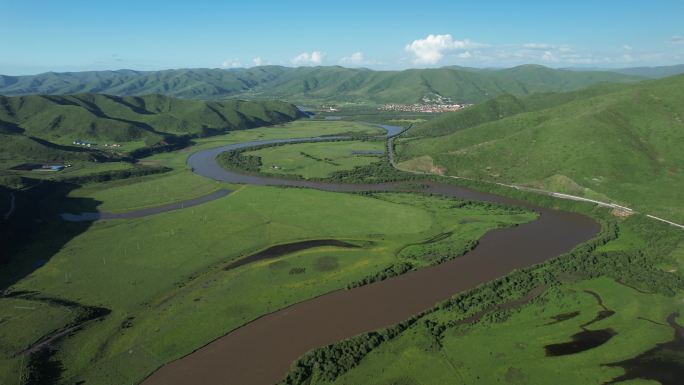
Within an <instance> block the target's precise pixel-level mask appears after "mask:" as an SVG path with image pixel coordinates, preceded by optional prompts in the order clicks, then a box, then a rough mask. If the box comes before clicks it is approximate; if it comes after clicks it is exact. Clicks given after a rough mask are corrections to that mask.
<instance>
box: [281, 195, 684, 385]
mask: <svg viewBox="0 0 684 385" xmlns="http://www.w3.org/2000/svg"><path fill="white" fill-rule="evenodd" d="M563 205H567V204H566V203H563ZM571 205H572V204H571ZM576 207H577V208H578V211H585V212H586V211H587V208H586V206H582V205H577V204H576ZM592 213H593V216H594V217H595V218H597V219H599V220H600V222H601V231H600V233H599V234H598V235H597V236H596V237H594V238H593V239H591V240H589V241H587V242H585V243H583V244H581V245H579V246H578V247H576V248H574V249H573V250H572V251H570V252H568V253H565V254H563V255H561V256H559V257H557V258H555V259H552V260H549V261H547V262H545V263H542V264H540V265H537V266H534V267H531V268H527V269H523V270H518V271H514V272H513V273H511V274H509V275H507V276H506V277H503V278H500V279H497V280H495V281H492V282H489V283H486V284H483V285H481V286H479V287H477V288H475V289H473V290H470V291H467V292H464V293H460V294H458V295H455V296H454V297H452V298H451V299H449V300H447V301H444V302H443V303H441V304H439V305H438V306H435V307H434V308H432V309H430V310H428V311H425V312H423V313H421V314H418V315H416V316H414V317H412V318H410V319H409V320H406V321H404V322H401V323H399V324H396V325H394V326H391V327H389V328H385V329H382V330H378V331H373V332H369V333H365V334H362V335H359V336H356V337H353V338H350V339H348V340H345V341H341V342H339V343H335V344H332V345H329V346H326V347H322V348H319V349H315V350H312V351H310V352H308V353H306V354H305V355H304V356H302V357H301V358H300V359H299V360H298V361H296V362H295V363H294V364H293V365H292V366H291V368H290V371H289V372H288V374H287V376H286V377H285V379H284V380H283V381H282V382H281V384H287V385H294V384H302V383H307V381H311V380H312V379H314V378H315V379H317V380H321V381H325V382H332V381H334V380H335V379H336V378H338V377H339V376H341V375H342V374H344V373H346V372H347V371H349V370H350V369H352V368H354V367H355V366H357V365H358V364H359V363H360V362H361V360H362V359H363V358H364V357H365V356H367V355H368V354H369V353H370V352H371V351H373V350H374V349H376V348H377V347H379V346H380V345H382V344H384V343H386V342H388V341H391V340H393V339H395V338H396V337H398V336H399V335H402V334H403V333H404V332H406V331H407V330H409V329H411V328H415V327H424V328H426V329H427V330H428V331H429V333H430V334H431V335H433V336H434V337H435V340H436V341H437V343H439V341H440V340H441V338H442V336H443V335H444V333H445V332H446V331H447V330H449V329H451V328H454V327H456V326H458V325H460V324H462V323H463V322H469V321H470V318H469V317H474V316H477V317H479V316H481V315H483V314H484V315H485V316H486V318H487V319H488V321H490V322H503V321H505V320H506V319H507V317H508V315H509V313H510V311H511V310H510V309H506V306H505V304H507V303H512V301H516V300H520V299H521V298H524V297H525V296H527V295H529V294H530V293H532V292H533V290H539V289H540V288H546V287H551V286H561V285H565V284H566V283H565V282H566V280H568V279H571V280H573V281H579V280H586V279H591V278H596V277H602V276H605V277H610V278H612V279H614V280H616V281H617V282H619V283H622V284H623V285H625V286H629V287H631V288H634V289H636V290H639V291H642V292H647V293H658V294H663V295H669V296H671V295H674V294H675V292H676V291H677V290H684V279H683V278H682V277H681V275H679V274H671V273H668V272H665V271H663V270H662V269H660V268H658V267H657V266H658V264H661V263H663V262H667V261H668V255H670V253H671V252H672V250H674V249H675V248H676V247H677V245H678V243H679V242H681V241H684V236H683V235H682V234H681V232H679V231H677V230H675V229H673V228H670V227H668V226H667V225H665V224H662V225H661V224H657V223H653V222H652V221H650V220H648V219H647V218H644V217H641V216H634V217H631V218H628V219H626V220H624V219H615V218H614V217H611V215H610V214H609V213H608V212H607V211H606V210H604V209H594V210H592ZM624 229H626V230H627V231H625V232H624V234H621V231H622V230H624ZM633 233H637V234H638V235H639V236H640V238H641V239H644V240H645V241H646V244H643V245H638V246H632V245H630V246H628V247H627V246H625V239H628V238H631V237H633ZM616 245H619V246H620V247H617V246H616ZM609 246H610V247H609ZM399 270H401V268H399ZM532 302H534V300H533V301H532ZM521 306H526V305H521ZM428 315H431V316H430V317H427V316H428ZM421 320H423V322H419V321H421Z"/></svg>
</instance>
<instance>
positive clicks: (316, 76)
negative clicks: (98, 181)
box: [0, 65, 642, 103]
mask: <svg viewBox="0 0 684 385" xmlns="http://www.w3.org/2000/svg"><path fill="white" fill-rule="evenodd" d="M641 79H642V78H640V77H637V76H632V75H625V74H618V73H613V72H600V71H583V72H576V71H566V70H556V69H551V68H546V67H543V66H538V65H524V66H519V67H515V68H509V69H503V70H475V69H468V68H460V67H445V68H435V69H410V70H405V71H372V70H369V69H364V68H343V67H337V66H332V67H299V68H288V67H280V66H262V67H254V68H247V69H232V70H223V69H180V70H165V71H132V70H119V71H94V72H93V71H91V72H68V73H53V72H50V73H44V74H40V75H31V76H0V95H28V94H49V95H63V94H74V93H105V94H111V95H120V96H129V95H144V94H151V93H159V94H164V95H167V96H174V97H181V98H192V99H222V98H227V97H242V98H250V99H274V98H281V99H283V98H284V99H287V100H292V101H302V102H307V101H311V102H317V103H320V102H345V101H353V102H374V103H390V102H393V103H415V102H418V101H420V100H421V99H422V98H423V97H430V98H435V97H436V95H441V96H443V97H446V98H450V99H452V101H454V102H470V103H476V102H481V101H484V100H487V99H490V98H492V97H494V96H497V95H501V94H505V93H508V94H512V95H518V96H521V95H528V94H531V93H534V92H560V91H570V90H575V89H579V88H582V87H586V86H588V85H591V84H595V83H597V82H633V81H637V80H641Z"/></svg>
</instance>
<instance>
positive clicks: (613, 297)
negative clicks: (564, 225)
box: [283, 187, 684, 385]
mask: <svg viewBox="0 0 684 385" xmlns="http://www.w3.org/2000/svg"><path fill="white" fill-rule="evenodd" d="M492 190H495V191H499V192H504V194H505V191H506V190H505V189H502V188H499V187H492ZM510 195H512V196H516V197H518V198H523V197H525V196H527V197H528V198H530V199H531V200H532V201H535V202H536V203H539V204H542V205H549V204H551V205H559V206H560V207H564V208H566V209H573V210H576V211H580V212H584V213H587V214H590V215H592V216H594V217H596V218H598V219H600V220H601V221H602V222H603V224H604V226H603V227H604V229H603V230H602V233H601V234H600V235H599V236H598V237H597V239H596V240H593V241H590V242H588V243H587V245H584V246H582V247H579V248H578V249H577V250H575V251H573V252H571V253H568V254H566V255H563V256H560V257H559V258H557V259H555V260H551V261H548V262H546V263H544V264H542V265H539V266H536V267H533V268H530V269H526V270H523V271H519V272H514V273H512V274H510V275H509V276H507V277H504V278H502V279H499V280H496V281H494V282H490V283H487V284H484V285H482V286H481V287H478V288H476V289H473V290H472V291H470V292H466V293H462V294H459V295H457V296H455V297H453V298H452V299H450V300H448V301H445V302H444V303H442V304H438V305H437V306H436V307H435V308H434V309H433V311H431V312H428V313H427V314H425V315H421V316H417V317H414V318H413V319H412V320H409V321H405V322H402V323H401V324H399V325H395V326H392V327H390V328H388V329H385V330H380V331H377V332H373V333H368V334H362V335H360V336H356V337H353V338H351V339H349V340H345V341H341V342H339V343H336V344H333V345H331V346H328V347H325V348H321V349H317V350H314V351H312V352H310V353H308V354H307V355H305V356H304V357H303V358H302V359H301V361H300V362H298V363H297V364H296V365H293V367H292V371H291V372H290V377H288V379H287V380H286V381H284V382H283V383H284V384H292V383H304V382H306V383H309V384H358V383H373V384H380V385H389V384H402V385H404V384H406V385H409V384H410V385H413V384H496V383H502V384H548V383H556V382H562V383H563V384H590V383H591V384H593V383H609V381H611V380H612V379H615V378H621V376H627V375H628V376H627V377H622V378H621V381H623V380H626V379H629V381H626V382H624V383H629V384H655V383H660V382H658V381H663V382H662V383H663V384H668V385H669V384H677V383H678V380H677V379H678V377H677V376H678V374H680V373H681V372H682V370H684V359H683V358H682V357H683V356H684V345H682V342H681V339H680V340H675V337H674V336H675V330H673V327H672V326H670V325H669V324H668V322H669V321H668V319H669V317H670V316H672V315H673V314H674V315H675V316H676V315H677V314H681V313H682V311H683V310H684V274H683V272H682V270H681V268H680V267H681V266H682V262H683V261H684V260H683V259H682V258H683V257H684V254H683V253H682V246H683V245H684V234H683V233H682V232H681V230H677V229H675V228H673V227H671V226H667V225H665V224H659V223H656V222H653V221H651V220H649V219H647V218H645V217H643V216H633V217H630V218H627V219H624V218H623V219H617V220H616V219H615V218H611V216H610V214H609V213H608V212H607V211H604V210H597V209H593V210H592V209H590V208H589V206H586V205H583V204H578V203H572V202H558V201H556V202H555V203H554V201H553V200H552V199H549V198H548V197H542V196H539V197H535V196H532V195H530V194H529V193H524V192H520V191H513V190H510ZM526 293H530V294H531V293H537V294H532V296H531V297H529V298H531V300H530V299H524V298H525V294H526ZM516 301H517V303H516ZM613 312H614V313H613ZM599 316H600V317H599ZM674 320H675V322H676V323H677V324H678V325H683V324H684V320H683V319H682V317H681V316H679V317H676V318H675V319H674ZM583 328H584V329H583ZM582 330H590V331H602V332H604V333H607V334H609V335H611V336H612V338H609V339H608V340H607V341H605V342H604V343H603V344H601V343H598V346H596V347H593V348H592V347H591V346H590V347H588V348H586V349H585V350H581V351H579V352H576V353H573V354H566V355H559V356H546V354H545V347H546V346H547V345H552V344H562V343H566V342H568V341H571V340H572V336H574V335H576V334H578V333H579V332H581V331H582ZM673 341H679V342H676V343H675V342H673ZM664 343H671V344H670V345H667V346H668V347H664V346H666V345H662V344H664ZM635 357H642V358H641V360H640V361H635V360H634V358H635ZM634 362H636V364H635V363H634ZM619 383H623V382H619Z"/></svg>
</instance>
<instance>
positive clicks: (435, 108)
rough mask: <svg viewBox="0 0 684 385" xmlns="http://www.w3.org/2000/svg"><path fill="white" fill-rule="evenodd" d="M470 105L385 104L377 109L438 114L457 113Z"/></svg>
mask: <svg viewBox="0 0 684 385" xmlns="http://www.w3.org/2000/svg"><path fill="white" fill-rule="evenodd" d="M470 106H472V104H422V103H415V104H395V103H390V104H385V105H383V106H381V107H378V110H380V111H400V112H424V113H438V112H453V111H458V110H461V109H463V108H466V107H470Z"/></svg>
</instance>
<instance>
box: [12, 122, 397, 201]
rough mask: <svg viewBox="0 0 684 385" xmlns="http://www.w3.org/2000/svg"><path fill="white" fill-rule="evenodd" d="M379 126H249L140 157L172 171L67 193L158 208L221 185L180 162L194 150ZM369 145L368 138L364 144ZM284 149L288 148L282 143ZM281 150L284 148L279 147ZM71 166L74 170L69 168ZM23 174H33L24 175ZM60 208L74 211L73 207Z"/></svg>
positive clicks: (78, 170) (366, 131)
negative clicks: (194, 172)
mask: <svg viewBox="0 0 684 385" xmlns="http://www.w3.org/2000/svg"><path fill="white" fill-rule="evenodd" d="M383 132H384V130H382V129H381V128H378V127H375V126H369V125H367V124H363V123H356V122H339V121H338V122H321V121H313V120H299V121H295V122H292V123H287V124H283V125H278V126H271V127H262V128H257V129H252V130H244V131H234V132H231V133H229V134H226V135H220V136H214V137H211V138H201V139H197V140H196V141H195V142H196V143H195V144H194V145H193V146H192V147H190V148H187V149H183V150H179V151H172V152H164V153H159V154H155V155H152V156H150V157H147V158H144V159H142V160H141V163H143V164H145V165H150V166H164V167H169V168H172V169H173V171H171V172H169V173H164V174H161V175H150V176H143V177H136V178H129V179H124V180H118V181H111V182H106V183H92V184H87V185H84V186H83V187H81V188H78V189H76V190H74V191H72V192H71V193H70V195H69V197H71V198H90V199H94V200H96V201H98V202H101V203H100V205H99V206H98V208H99V209H100V210H103V211H109V212H124V211H130V210H134V209H137V208H141V207H149V206H157V205H161V204H165V203H171V202H177V201H181V200H185V199H191V198H195V197H198V196H201V195H206V194H208V193H210V192H212V191H215V190H217V189H219V188H221V187H226V186H225V185H223V184H221V183H218V182H215V181H212V180H209V179H207V178H203V177H200V176H197V175H195V174H193V173H192V172H191V170H190V169H189V168H188V167H187V166H186V164H185V160H186V159H187V157H188V156H189V155H190V154H192V153H193V152H195V151H199V150H202V149H207V148H212V147H218V146H222V145H226V144H232V143H239V142H245V141H251V140H265V139H281V138H289V137H292V138H306V137H316V136H325V135H338V134H350V133H353V134H355V135H380V134H382V133H383ZM369 143H371V142H369ZM286 147H287V146H286ZM283 148H285V147H283ZM97 165H98V168H96V169H90V170H92V171H95V170H97V171H100V170H104V168H99V166H100V165H102V166H105V165H109V166H108V168H107V169H109V168H111V169H119V167H121V168H126V167H131V165H130V164H121V163H104V164H97ZM87 167H88V165H80V164H79V165H77V166H74V167H73V168H70V169H67V170H66V171H65V172H60V173H58V174H55V173H50V175H45V177H53V176H72V175H81V174H86V173H87V171H88V170H89V169H88V168H87ZM72 169H73V170H72ZM23 175H33V173H24V174H23ZM65 209H70V210H72V211H73V210H78V209H79V208H78V207H77V206H73V205H72V206H70V207H65Z"/></svg>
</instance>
